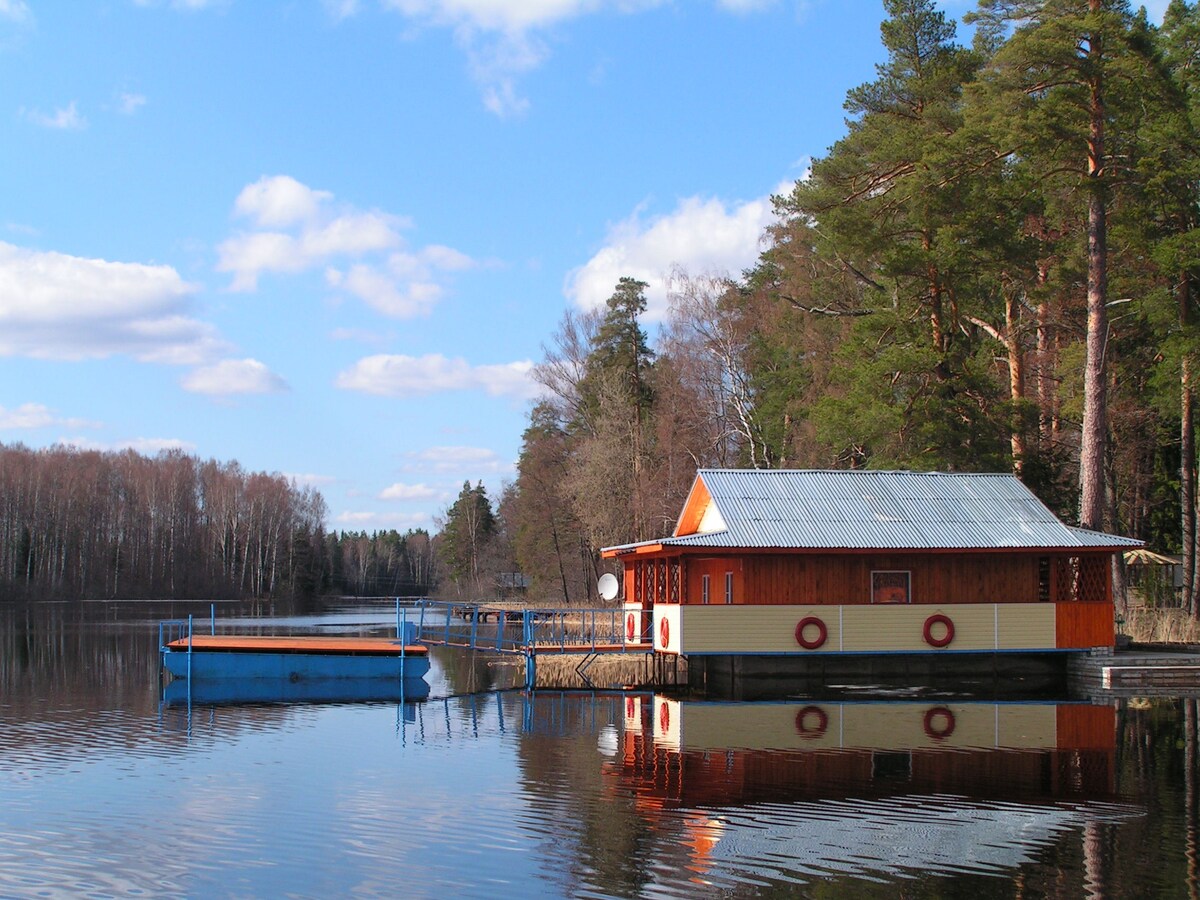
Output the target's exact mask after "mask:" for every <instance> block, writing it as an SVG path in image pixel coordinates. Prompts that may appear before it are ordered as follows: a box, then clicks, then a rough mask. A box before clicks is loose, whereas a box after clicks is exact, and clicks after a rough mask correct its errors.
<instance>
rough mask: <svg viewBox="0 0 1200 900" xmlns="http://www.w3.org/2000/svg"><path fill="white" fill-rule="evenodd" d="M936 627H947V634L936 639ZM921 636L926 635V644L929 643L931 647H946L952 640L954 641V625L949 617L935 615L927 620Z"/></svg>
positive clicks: (939, 614)
mask: <svg viewBox="0 0 1200 900" xmlns="http://www.w3.org/2000/svg"><path fill="white" fill-rule="evenodd" d="M934 625H942V626H943V627H945V629H946V633H945V634H944V635H942V637H940V638H935V637H934V636H933V626H934ZM921 634H922V635H924V637H925V643H927V644H928V645H929V646H930V647H945V646H946V645H947V644H949V643H950V642H951V641H952V640H954V623H953V622H951V621H950V617H949V616H945V615H942V614H941V613H934V614H933V615H932V616H930V617H929V618H928V619H926V620H925V628H924V630H923V631H922V632H921Z"/></svg>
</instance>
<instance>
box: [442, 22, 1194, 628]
mask: <svg viewBox="0 0 1200 900" xmlns="http://www.w3.org/2000/svg"><path fill="white" fill-rule="evenodd" d="M884 8H885V14H886V18H885V20H884V22H883V24H882V26H881V32H882V38H883V44H884V47H885V49H886V53H887V57H886V60H885V61H884V62H883V63H881V64H880V65H879V66H878V67H877V72H876V77H875V78H874V79H873V80H872V81H870V82H868V83H866V84H862V85H859V86H857V87H853V88H851V89H850V90H849V91H848V93H847V95H846V102H845V108H846V111H847V113H848V117H847V125H846V133H845V135H844V137H842V139H841V140H839V141H838V142H837V143H836V144H834V145H833V146H832V147H831V148H829V150H828V152H827V153H826V154H825V155H824V156H823V157H821V158H818V159H814V160H813V161H812V165H811V170H810V172H809V173H808V174H807V175H806V177H804V178H802V179H801V180H800V181H798V182H797V183H796V184H795V186H794V189H792V190H791V191H790V192H788V193H786V194H784V195H781V196H777V197H775V198H774V203H775V209H776V212H777V220H776V223H775V224H774V225H772V226H771V227H770V228H769V229H768V231H767V233H766V234H764V235H763V236H762V248H763V249H762V251H761V255H760V256H759V258H758V260H757V262H756V264H755V265H754V266H752V267H751V268H750V269H748V270H747V271H744V272H741V273H710V272H703V273H697V272H690V273H689V272H683V271H678V272H675V273H674V275H673V278H672V280H671V289H670V309H669V313H668V315H667V317H666V319H665V321H663V322H661V323H660V327H658V328H657V329H656V333H655V338H654V340H653V342H652V341H651V340H650V339H649V337H648V335H647V332H646V330H645V328H644V326H643V322H642V320H643V319H644V313H645V311H646V297H645V290H646V287H647V286H646V285H645V284H644V283H642V282H639V281H636V280H633V279H630V278H622V279H621V280H620V282H619V283H618V284H617V285H615V289H614V293H613V295H612V297H611V298H610V299H609V301H608V303H607V305H606V307H605V308H603V309H600V310H598V311H596V312H594V313H592V312H569V313H568V314H567V315H566V316H565V317H564V318H563V320H562V323H561V325H560V326H559V328H558V330H557V332H556V333H555V334H554V336H553V338H552V339H551V340H549V341H548V343H547V345H546V347H545V358H544V360H543V361H542V363H541V364H540V365H539V366H538V367H537V369H536V375H537V378H538V380H539V381H540V382H541V384H542V386H543V387H544V388H545V395H544V399H543V401H542V402H540V403H538V404H537V405H536V407H535V408H534V409H533V410H532V412H531V415H530V418H529V424H528V427H527V429H526V431H525V433H524V442H523V446H522V450H521V455H520V460H519V465H518V474H517V477H516V480H515V481H514V482H513V483H512V484H511V485H509V486H507V488H506V489H505V491H504V493H503V495H502V496H501V497H500V498H499V502H498V503H497V504H496V506H495V516H491V515H490V513H489V515H478V514H475V515H473V516H472V517H471V521H473V522H475V523H478V525H479V527H480V528H482V529H484V531H485V532H486V537H487V539H486V540H483V541H479V540H475V539H468V536H467V534H466V532H469V531H470V527H469V526H468V525H467V523H466V522H464V521H463V520H461V518H456V517H454V516H451V517H449V518H448V520H447V527H448V528H456V529H460V530H462V531H463V532H464V533H463V534H462V535H460V536H459V537H458V538H457V546H458V547H459V551H460V554H462V555H464V558H469V557H470V554H471V553H474V552H476V551H475V550H474V549H472V548H476V547H478V548H480V550H479V553H481V554H488V555H490V558H491V559H493V560H498V561H499V562H497V563H496V564H497V565H500V566H501V567H510V566H515V567H517V568H519V569H521V570H522V571H525V572H527V573H530V575H531V577H532V579H533V581H532V585H531V591H532V592H533V593H534V594H536V595H538V596H541V597H544V598H546V599H554V600H564V599H565V600H572V601H574V600H584V599H587V598H589V597H590V596H594V584H595V578H596V575H597V560H598V557H597V552H596V551H597V550H598V548H600V547H603V546H606V545H611V544H615V543H623V542H627V541H634V540H640V539H648V538H652V537H658V536H661V535H663V534H666V533H669V532H670V531H671V529H672V527H673V525H674V522H675V517H676V516H677V514H678V512H679V510H680V508H681V506H682V502H683V499H684V497H685V493H686V491H687V490H688V488H689V486H690V484H691V482H692V478H693V475H694V472H695V470H696V468H697V467H698V466H737V467H740V466H752V467H818V468H847V467H869V468H898V469H917V470H958V471H1013V472H1015V473H1017V474H1018V475H1019V476H1020V477H1021V478H1022V479H1023V480H1024V481H1025V483H1026V484H1028V485H1029V486H1030V488H1031V489H1033V490H1034V491H1035V492H1036V493H1037V494H1038V495H1039V496H1041V497H1042V499H1044V500H1045V501H1046V502H1047V503H1048V504H1049V505H1050V506H1051V507H1052V508H1053V509H1055V510H1056V511H1057V512H1058V513H1060V514H1061V515H1062V516H1063V517H1064V518H1065V519H1066V520H1067V521H1072V522H1077V523H1080V524H1082V525H1084V526H1086V527H1091V528H1097V529H1105V530H1111V531H1116V532H1119V533H1122V534H1126V535H1131V536H1135V537H1138V538H1141V539H1144V540H1145V541H1147V543H1148V544H1149V546H1150V547H1151V548H1152V549H1155V550H1159V551H1165V552H1176V553H1180V554H1182V555H1183V558H1184V570H1185V582H1186V584H1185V596H1186V600H1187V603H1188V604H1189V605H1190V606H1191V608H1192V609H1193V610H1195V609H1196V608H1197V604H1196V603H1195V597H1194V595H1195V589H1194V586H1195V584H1196V578H1195V568H1196V564H1195V560H1196V558H1197V555H1196V540H1197V537H1196V515H1195V510H1196V487H1195V485H1196V451H1195V424H1194V407H1195V390H1196V383H1195V382H1196V371H1197V355H1196V351H1197V347H1198V343H1197V319H1198V316H1197V299H1198V298H1197V294H1198V291H1197V287H1198V278H1200V230H1198V229H1197V223H1198V218H1200V151H1198V147H1200V141H1198V140H1197V136H1198V129H1200V12H1198V10H1197V6H1196V5H1195V4H1191V5H1189V4H1188V3H1186V2H1183V0H1172V2H1171V3H1170V5H1169V6H1168V8H1167V10H1166V14H1165V16H1164V19H1163V22H1162V24H1161V25H1160V26H1158V25H1154V24H1152V23H1151V22H1149V21H1148V19H1147V17H1146V15H1145V13H1144V11H1138V12H1134V11H1132V10H1131V9H1130V7H1129V6H1128V5H1127V4H1126V3H1124V2H1121V0H981V2H980V3H979V4H978V7H977V9H976V10H974V11H973V12H971V13H970V14H969V15H968V16H967V17H965V18H966V19H967V20H968V21H969V23H970V24H971V26H972V40H971V43H970V45H969V46H968V45H965V44H964V43H962V42H960V41H959V40H958V30H957V25H956V23H955V22H953V21H952V20H950V19H948V18H947V17H946V16H945V15H944V14H943V13H942V12H941V11H939V10H938V9H937V8H936V7H935V6H934V4H933V2H931V0H885V2H884ZM864 39H866V36H865V35H864ZM747 139H752V136H751V135H748V136H747ZM471 494H473V495H475V497H476V500H478V499H479V497H480V494H481V490H480V489H479V488H478V486H477V487H476V488H471V486H470V485H469V484H468V485H465V486H464V492H463V494H462V495H460V497H459V501H458V502H459V504H461V503H464V502H465V501H467V500H469V499H470V497H469V496H468V495H471ZM483 499H485V500H486V497H484V498H483ZM489 509H490V504H489ZM493 542H498V543H499V545H500V549H497V547H496V546H495V545H494V544H493ZM477 570H478V566H477V565H476V564H474V563H472V562H470V561H469V559H468V560H467V561H466V562H464V563H461V564H459V565H458V566H457V568H456V572H457V573H458V574H457V575H455V576H453V578H452V580H455V579H457V583H460V584H465V583H469V581H470V579H471V578H472V577H478V576H477ZM473 573H475V574H473ZM485 580H486V579H485Z"/></svg>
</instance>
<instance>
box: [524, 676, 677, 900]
mask: <svg viewBox="0 0 1200 900" xmlns="http://www.w3.org/2000/svg"><path fill="white" fill-rule="evenodd" d="M530 702H531V703H532V707H531V708H530V710H529V715H530V721H527V723H526V730H525V734H524V735H523V736H522V739H521V742H520V744H519V746H518V754H519V760H520V769H521V777H522V780H523V782H524V788H525V792H526V793H527V794H528V795H529V796H531V797H533V798H535V802H537V803H539V804H542V805H548V806H550V807H552V808H557V809H558V810H560V812H559V815H558V817H557V818H558V821H559V822H560V828H559V830H558V832H557V833H556V834H555V835H553V836H550V838H551V839H552V842H551V841H548V842H547V843H548V846H547V847H546V848H543V852H546V853H548V854H549V855H550V857H551V859H552V860H553V862H554V863H557V864H558V865H559V866H560V867H561V872H562V877H563V879H564V883H566V884H568V885H570V888H571V893H573V894H578V893H579V892H580V890H581V889H582V887H583V886H586V885H590V886H595V887H596V888H597V889H598V890H602V891H603V893H605V894H610V895H613V896H618V897H636V896H640V895H641V894H642V892H643V889H644V888H645V887H646V886H647V885H648V884H650V883H651V878H652V873H653V870H654V869H655V868H657V867H659V866H662V865H674V864H675V863H673V862H671V861H670V860H669V859H664V847H663V846H662V839H661V837H660V836H658V835H657V834H656V832H657V831H658V829H659V828H660V827H661V822H659V821H657V819H656V818H655V817H650V816H647V815H645V814H644V813H643V812H640V811H639V808H638V805H637V803H636V800H635V796H634V795H633V793H632V792H630V791H629V790H627V788H626V786H625V785H624V784H623V782H622V781H621V780H620V779H619V778H617V777H615V776H614V774H613V773H612V772H610V771H608V770H607V769H606V767H605V766H604V757H603V756H602V754H601V752H600V749H599V742H598V739H599V734H600V731H601V730H602V729H604V728H605V727H606V726H607V725H609V724H611V723H613V722H615V721H617V713H618V704H619V703H620V699H619V698H616V699H614V698H610V697H605V698H597V699H595V700H592V701H589V700H587V699H585V698H583V697H582V696H581V695H578V694H576V695H555V694H552V693H549V692H543V693H539V694H536V695H534V697H533V699H532V700H531V701H530ZM679 855H680V857H681V858H682V853H680V854H679Z"/></svg>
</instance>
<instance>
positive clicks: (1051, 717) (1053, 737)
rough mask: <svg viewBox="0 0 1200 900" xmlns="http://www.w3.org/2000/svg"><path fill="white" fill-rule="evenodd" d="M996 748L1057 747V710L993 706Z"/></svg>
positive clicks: (1052, 707) (1047, 705)
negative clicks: (994, 709)
mask: <svg viewBox="0 0 1200 900" xmlns="http://www.w3.org/2000/svg"><path fill="white" fill-rule="evenodd" d="M996 713H997V721H998V727H997V729H996V746H998V747H1018V748H1020V749H1022V750H1024V749H1030V750H1046V749H1053V748H1055V747H1057V746H1058V707H1057V706H1055V705H1054V704H1053V703H1044V704H1040V705H1030V706H1024V705H1017V704H1011V705H1005V706H997V707H996Z"/></svg>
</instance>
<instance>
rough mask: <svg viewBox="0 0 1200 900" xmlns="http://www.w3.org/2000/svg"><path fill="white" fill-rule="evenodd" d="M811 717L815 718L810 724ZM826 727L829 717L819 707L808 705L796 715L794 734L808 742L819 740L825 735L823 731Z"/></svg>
mask: <svg viewBox="0 0 1200 900" xmlns="http://www.w3.org/2000/svg"><path fill="white" fill-rule="evenodd" d="M813 716H815V717H816V718H815V720H814V721H813V722H812V723H811V724H810V723H809V718H810V717H813ZM828 727H829V715H828V714H827V713H826V712H825V710H823V709H821V707H819V706H814V705H812V704H810V705H808V706H806V707H804V708H803V709H801V710H800V712H798V713H796V733H797V734H799V735H800V737H802V738H806V739H808V740H813V739H814V738H819V737H821V736H822V735H823V734H825V729H827V728H828Z"/></svg>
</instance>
